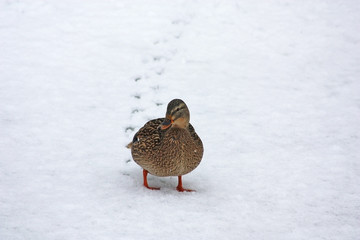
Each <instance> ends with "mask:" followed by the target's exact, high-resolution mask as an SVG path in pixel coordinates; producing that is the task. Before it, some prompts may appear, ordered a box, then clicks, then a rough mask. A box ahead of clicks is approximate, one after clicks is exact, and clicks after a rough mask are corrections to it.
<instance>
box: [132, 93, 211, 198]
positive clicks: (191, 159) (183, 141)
mask: <svg viewBox="0 0 360 240" xmlns="http://www.w3.org/2000/svg"><path fill="white" fill-rule="evenodd" d="M189 120H190V112H189V109H188V107H187V106H186V104H185V102H184V101H182V100H181V99H174V100H172V101H171V102H170V103H169V104H168V106H167V110H166V117H165V118H158V119H153V120H150V121H148V122H147V123H146V124H145V125H144V126H143V127H142V128H140V130H139V131H138V132H137V133H136V134H135V136H134V138H133V141H132V142H131V143H129V144H128V146H127V147H128V148H131V154H132V157H133V159H134V161H135V162H136V163H137V164H139V165H140V166H141V167H142V168H143V177H144V186H145V187H147V188H148V189H152V190H159V189H160V188H155V187H149V185H148V182H147V174H148V173H150V174H152V175H155V176H159V177H167V176H178V186H177V187H176V189H177V190H178V191H180V192H183V191H193V190H191V189H185V188H183V186H182V180H181V176H182V175H185V174H187V173H189V172H191V171H192V170H194V169H195V168H196V167H197V166H198V165H199V163H200V161H201V158H202V156H203V152H204V149H203V144H202V142H201V139H200V138H199V136H198V135H197V134H196V132H195V129H194V128H193V126H192V125H191V124H190V123H189Z"/></svg>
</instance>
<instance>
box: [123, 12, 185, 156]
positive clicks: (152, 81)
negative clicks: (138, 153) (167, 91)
mask: <svg viewBox="0 0 360 240" xmlns="http://www.w3.org/2000/svg"><path fill="white" fill-rule="evenodd" d="M189 23H190V22H189V21H187V20H183V19H175V20H173V21H171V26H173V27H172V28H173V30H174V31H173V33H168V34H167V35H166V36H165V37H162V38H159V39H156V40H154V41H153V42H152V45H153V49H154V54H151V55H148V56H144V58H143V59H142V64H143V66H144V68H143V69H142V72H140V73H139V74H136V75H135V76H134V77H132V78H131V81H133V82H134V84H135V85H134V86H135V87H134V90H133V91H134V92H133V93H132V94H131V98H132V99H131V101H130V102H131V103H132V104H133V107H132V110H131V112H130V122H138V121H134V120H136V119H138V118H139V117H141V116H139V115H141V113H143V112H144V111H145V109H144V108H142V107H141V106H149V105H148V104H149V102H153V104H154V107H161V106H162V105H164V104H166V103H164V102H162V101H161V100H157V95H158V93H159V91H160V90H161V87H160V86H159V84H158V80H159V78H162V77H164V75H165V74H166V66H167V63H168V62H169V61H171V60H172V59H173V57H174V56H175V55H176V54H177V48H176V41H179V40H180V39H181V37H182V35H183V31H184V28H185V26H186V25H188V24H189ZM148 120H150V119H148ZM138 127H141V126H136V125H132V124H129V125H128V126H126V127H125V129H124V130H125V133H126V135H127V137H128V138H129V139H131V138H132V136H133V135H134V132H135V130H136V129H137V128H138ZM126 162H127V163H128V162H130V159H128V160H126Z"/></svg>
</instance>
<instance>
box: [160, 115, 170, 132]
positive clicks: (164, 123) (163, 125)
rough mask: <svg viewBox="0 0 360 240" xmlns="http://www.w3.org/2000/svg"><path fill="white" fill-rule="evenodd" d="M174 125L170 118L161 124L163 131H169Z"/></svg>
mask: <svg viewBox="0 0 360 240" xmlns="http://www.w3.org/2000/svg"><path fill="white" fill-rule="evenodd" d="M171 124H172V121H171V120H170V119H168V118H165V120H164V121H163V122H162V123H161V129H162V130H165V129H168V128H169V127H170V126H171Z"/></svg>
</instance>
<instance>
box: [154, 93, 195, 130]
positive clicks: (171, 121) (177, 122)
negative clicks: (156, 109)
mask: <svg viewBox="0 0 360 240" xmlns="http://www.w3.org/2000/svg"><path fill="white" fill-rule="evenodd" d="M189 121H190V112H189V109H188V107H187V106H186V104H185V103H184V101H183V100H181V99H174V100H171V101H170V102H169V104H168V106H167V110H166V116H165V120H164V122H163V123H161V129H163V130H164V129H167V128H169V127H178V128H186V127H187V126H188V125H189Z"/></svg>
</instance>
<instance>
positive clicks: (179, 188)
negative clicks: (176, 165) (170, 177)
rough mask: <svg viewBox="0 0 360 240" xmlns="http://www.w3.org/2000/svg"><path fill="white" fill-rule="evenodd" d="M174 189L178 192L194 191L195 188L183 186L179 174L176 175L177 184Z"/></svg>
mask: <svg viewBox="0 0 360 240" xmlns="http://www.w3.org/2000/svg"><path fill="white" fill-rule="evenodd" d="M176 190H178V191H179V192H195V190H191V189H186V188H183V186H182V180H181V176H178V185H177V187H176Z"/></svg>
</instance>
